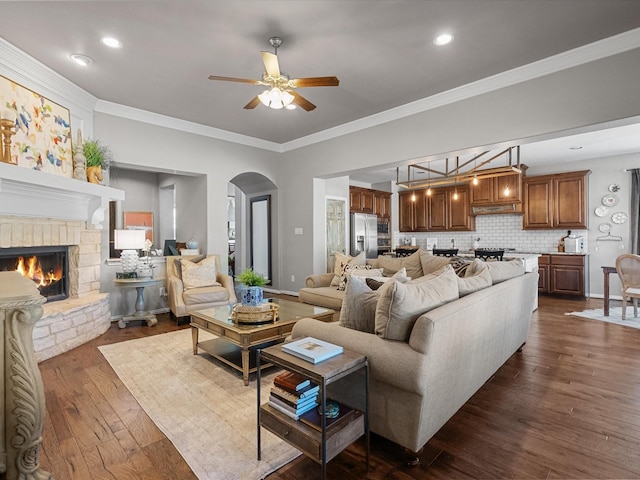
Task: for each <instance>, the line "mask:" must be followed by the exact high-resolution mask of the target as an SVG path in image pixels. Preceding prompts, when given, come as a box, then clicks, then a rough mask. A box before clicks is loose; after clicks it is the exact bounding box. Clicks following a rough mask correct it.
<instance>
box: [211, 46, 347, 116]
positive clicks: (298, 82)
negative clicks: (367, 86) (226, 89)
mask: <svg viewBox="0 0 640 480" xmlns="http://www.w3.org/2000/svg"><path fill="white" fill-rule="evenodd" d="M269 43H270V44H271V46H272V47H273V48H274V53H271V52H261V54H262V62H263V63H264V68H265V70H266V72H265V73H264V74H263V75H262V80H251V79H248V78H235V77H219V76H217V75H209V80H222V81H225V82H240V83H250V84H252V85H263V86H265V87H267V89H266V90H265V91H264V92H262V93H261V94H259V95H256V96H255V97H254V98H253V99H251V101H250V102H249V103H247V104H246V105H245V106H244V108H246V109H252V108H256V107H257V106H258V105H259V104H260V103H262V104H263V105H265V106H267V107H270V108H273V109H276V110H278V109H281V108H288V109H292V108H295V105H297V106H299V107H301V108H303V109H304V110H306V111H307V112H309V111H311V110H313V109H314V108H316V106H315V105H314V104H313V103H311V102H310V101H309V100H307V99H306V98H304V97H303V96H302V95H300V94H298V93H297V92H295V90H294V89H295V88H301V87H337V86H338V85H339V84H340V80H338V78H337V77H310V78H294V79H290V78H289V76H288V75H287V74H285V73H283V72H281V71H280V66H279V64H278V47H279V46H280V45H282V38H280V37H271V38H270V39H269Z"/></svg>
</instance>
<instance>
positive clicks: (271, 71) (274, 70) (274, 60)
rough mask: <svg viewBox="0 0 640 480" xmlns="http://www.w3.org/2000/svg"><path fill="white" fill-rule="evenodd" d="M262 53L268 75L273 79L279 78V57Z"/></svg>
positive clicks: (269, 53)
mask: <svg viewBox="0 0 640 480" xmlns="http://www.w3.org/2000/svg"><path fill="white" fill-rule="evenodd" d="M260 53H262V62H263V63H264V68H265V70H266V71H267V74H268V75H269V76H271V77H279V76H280V66H279V65H278V56H277V55H274V54H273V53H271V52H260Z"/></svg>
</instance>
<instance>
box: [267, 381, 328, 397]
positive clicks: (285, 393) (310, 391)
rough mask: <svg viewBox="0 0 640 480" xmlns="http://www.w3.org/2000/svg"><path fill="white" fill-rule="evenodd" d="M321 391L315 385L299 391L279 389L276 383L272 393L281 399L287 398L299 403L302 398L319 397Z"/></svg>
mask: <svg viewBox="0 0 640 480" xmlns="http://www.w3.org/2000/svg"><path fill="white" fill-rule="evenodd" d="M319 391H320V387H319V386H318V385H315V384H313V383H312V384H310V385H308V386H306V387H304V388H302V389H300V390H297V391H293V390H289V389H288V388H282V387H279V386H277V385H276V384H275V383H274V384H273V386H272V387H271V393H275V394H276V395H278V396H279V397H282V398H286V399H287V400H291V401H297V400H300V399H302V398H307V397H313V396H316V395H318V392H319Z"/></svg>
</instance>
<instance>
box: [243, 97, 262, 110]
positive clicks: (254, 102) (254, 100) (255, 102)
mask: <svg viewBox="0 0 640 480" xmlns="http://www.w3.org/2000/svg"><path fill="white" fill-rule="evenodd" d="M258 105H260V99H259V98H258V97H257V96H255V97H253V98H252V99H251V101H250V102H249V103H247V104H246V105H245V106H244V108H245V109H247V110H251V109H253V108H256V107H257V106H258Z"/></svg>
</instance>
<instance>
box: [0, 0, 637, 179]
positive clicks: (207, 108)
mask: <svg viewBox="0 0 640 480" xmlns="http://www.w3.org/2000/svg"><path fill="white" fill-rule="evenodd" d="M638 27H640V1H638V0H554V1H549V0H473V1H471V0H428V1H427V0H425V1H418V0H377V1H363V0H335V1H331V0H323V1H318V0H305V1H274V0H258V1H255V0H215V1H213V0H183V1H175V0H174V1H153V0H152V1H28V2H24V1H18V2H2V30H1V32H2V33H1V35H2V37H3V38H4V39H5V40H6V41H8V42H9V43H11V44H13V45H15V46H16V47H18V48H20V49H21V50H23V51H24V52H26V53H28V54H29V55H31V56H32V57H34V58H35V59H37V60H39V61H40V62H42V63H43V64H45V65H47V66H49V67H50V68H51V69H53V70H55V71H56V72H58V73H59V74H61V75H62V76H64V77H66V78H67V79H69V80H70V81H72V82H73V83H75V84H77V85H79V86H81V87H82V88H84V89H85V90H87V91H88V92H89V93H91V94H92V95H94V96H95V97H97V98H99V99H101V100H105V101H108V102H114V103H116V104H121V105H126V106H130V107H135V108H139V109H142V110H146V111H149V112H155V113H160V114H163V115H168V116H170V117H175V118H179V119H183V120H187V121H191V122H195V123H198V124H202V125H207V126H211V127H215V128H219V129H222V130H225V131H229V132H234V133H239V134H243V135H247V136H250V137H254V138H258V139H262V140H267V141H270V142H275V143H276V144H284V143H287V142H291V141H293V140H296V139H300V138H303V137H306V136H308V135H311V134H314V133H317V132H322V131H324V130H327V129H330V128H333V127H339V126H341V125H345V124H347V123H349V122H352V121H355V120H358V119H361V118H365V117H368V116H371V115H374V114H378V113H381V112H385V111H388V110H390V109H393V108H395V107H399V106H402V105H406V104H408V103H410V102H413V101H416V100H419V99H423V98H427V97H430V96H432V95H434V94H437V93H440V92H444V91H447V90H450V89H452V88H455V87H458V86H461V85H465V84H468V83H471V82H474V81H477V80H480V79H482V78H486V77H488V76H491V75H495V74H498V73H500V72H503V71H506V70H509V69H513V68H516V67H519V66H522V65H527V64H530V63H532V62H535V61H537V60H541V59H543V58H546V57H549V56H552V55H556V54H559V53H561V52H565V51H568V50H571V49H574V48H577V47H580V46H582V45H586V44H589V43H592V42H596V41H598V40H601V39H604V38H607V37H611V36H613V35H616V34H619V33H622V32H625V31H629V30H632V29H635V28H638ZM445 30H446V31H450V32H451V33H453V34H454V35H455V40H454V42H453V43H452V44H450V45H448V46H445V47H436V46H435V45H434V44H433V43H432V42H433V38H434V37H435V36H436V35H437V34H439V33H441V32H443V31H445ZM105 35H109V36H114V37H117V38H119V39H120V40H121V41H122V42H123V44H124V46H123V48H122V49H119V50H112V49H108V48H107V47H105V46H104V45H102V44H101V43H100V37H102V36H105ZM274 35H278V36H281V37H282V38H283V39H284V43H283V45H282V47H281V48H280V49H279V50H278V57H279V62H280V67H281V69H282V70H283V71H285V72H287V73H288V74H290V75H291V77H292V78H298V77H313V76H329V75H335V76H337V77H338V78H339V79H340V86H338V87H318V88H304V89H299V90H298V93H300V94H302V95H303V96H305V97H306V98H307V99H308V100H310V101H311V102H313V103H314V104H316V105H317V109H316V110H314V111H312V112H305V111H303V110H301V109H297V110H295V111H286V110H280V111H275V110H271V109H268V108H266V107H263V106H261V105H260V106H258V107H257V108H256V109H255V110H244V109H243V108H242V107H243V106H244V105H245V104H246V103H247V102H248V101H249V100H250V99H251V98H253V97H254V96H255V95H256V94H257V93H259V92H260V91H261V88H260V87H257V86H253V85H249V84H241V83H229V82H215V81H210V80H208V78H207V77H208V76H209V75H210V74H215V75H220V76H231V77H242V78H251V79H259V78H261V75H262V71H263V65H262V61H261V58H260V51H261V50H267V51H272V49H271V47H270V45H269V43H268V39H269V37H271V36H274ZM71 53H81V54H84V55H88V56H90V57H91V58H93V60H94V63H93V64H91V65H90V66H88V67H86V68H82V67H78V66H77V65H75V64H74V63H73V62H71V61H70V59H69V54H71ZM633 128H635V127H628V129H627V130H624V131H622V132H621V134H620V135H618V134H617V133H616V134H614V135H612V132H609V133H607V132H604V133H602V134H598V136H596V137H592V136H590V137H587V138H581V139H575V140H571V141H569V143H571V144H573V143H574V142H575V141H577V140H579V141H580V142H582V143H583V144H585V143H589V142H593V144H594V145H595V146H597V148H598V152H599V154H602V155H605V154H609V153H610V152H611V151H612V149H613V151H621V150H628V149H633V151H639V150H640V140H638V138H640V135H638V131H637V130H633ZM612 137H613V138H612ZM620 140H623V142H620ZM619 143H620V144H619ZM622 143H624V145H622ZM550 147H553V148H557V152H558V153H557V154H556V157H557V155H559V154H560V151H562V155H563V159H565V160H566V158H565V157H566V154H567V150H566V145H561V144H560V145H559V144H544V143H541V144H536V145H535V146H534V145H530V146H529V147H528V152H527V163H531V160H530V159H531V158H533V157H535V156H536V155H541V156H543V157H544V158H545V159H550V158H552V157H553V155H554V154H553V153H552V152H549V148H550ZM561 149H562V150H561ZM583 150H585V149H583ZM580 152H581V151H574V152H573V153H575V155H580ZM590 152H593V150H590ZM625 153H627V152H625ZM583 154H584V152H583ZM590 154H591V153H590ZM394 172H395V170H394ZM394 178H395V174H394ZM359 180H361V181H367V180H366V179H365V177H364V176H362V177H359Z"/></svg>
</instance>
